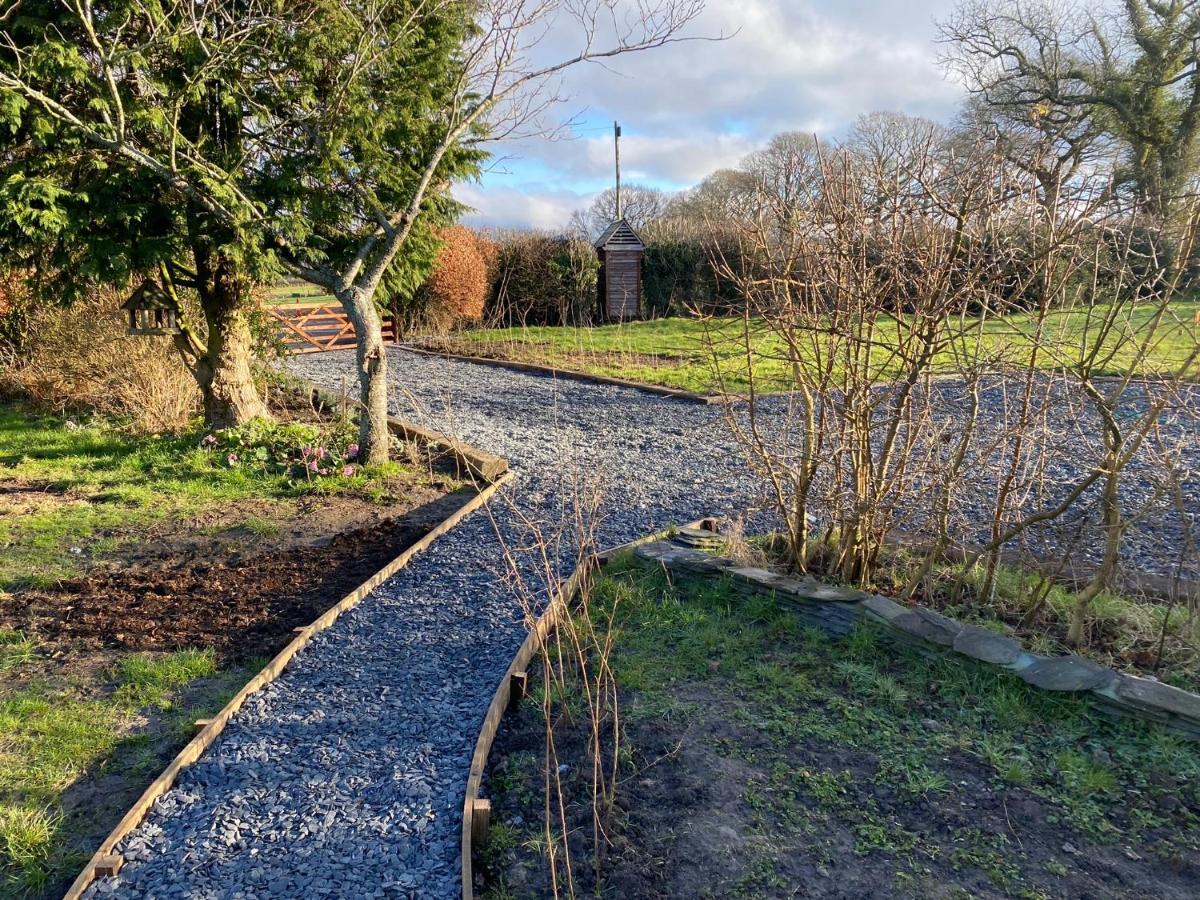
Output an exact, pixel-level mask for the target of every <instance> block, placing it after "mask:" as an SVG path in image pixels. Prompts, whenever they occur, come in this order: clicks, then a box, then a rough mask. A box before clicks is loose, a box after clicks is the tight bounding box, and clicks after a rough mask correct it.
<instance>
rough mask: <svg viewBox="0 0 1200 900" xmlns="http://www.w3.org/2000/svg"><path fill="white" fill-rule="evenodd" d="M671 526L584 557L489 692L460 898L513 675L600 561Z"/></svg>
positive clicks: (469, 892)
mask: <svg viewBox="0 0 1200 900" xmlns="http://www.w3.org/2000/svg"><path fill="white" fill-rule="evenodd" d="M684 527H690V528H703V529H705V530H706V531H713V530H715V520H713V519H698V520H697V521H695V522H690V523H688V525H686V526H684ZM672 530H673V529H666V530H664V531H659V532H655V533H654V534H649V535H646V536H644V537H640V538H638V539H636V540H633V541H630V542H629V543H626V544H621V545H620V546H618V547H612V548H610V549H608V550H603V551H601V552H600V553H597V554H594V555H592V556H589V557H587V558H586V559H584V561H583V562H582V563H580V564H579V566H578V568H576V569H575V571H574V572H572V573H571V577H570V578H568V579H567V580H566V581H565V582H563V583H562V584H561V585H560V586H559V587H558V588H557V589H556V590H555V591H554V596H553V597H552V598H551V600H550V604H549V605H548V606H547V607H546V611H545V612H544V613H542V615H541V616H540V617H539V618H538V620H537V621H536V622H534V624H533V627H532V628H531V629H530V631H529V634H528V635H526V637H525V641H524V642H523V643H522V644H521V646H520V649H518V650H517V652H516V655H515V656H513V660H512V662H511V663H510V664H509V666H508V669H506V670H505V672H504V677H503V678H501V679H500V684H499V686H498V687H497V688H496V693H495V694H493V695H492V702H491V705H490V706H488V711H487V715H486V716H484V719H483V726H482V727H481V728H480V731H479V739H478V740H477V741H476V742H475V753H474V755H473V756H472V757H471V770H470V772H469V774H468V775H467V791H466V797H465V798H464V799H463V821H462V896H463V900H474V898H475V885H474V881H475V872H474V863H473V861H472V854H473V852H474V849H475V810H476V803H477V802H478V801H479V787H480V784H481V783H482V781H483V772H484V770H485V769H486V768H487V761H488V756H489V755H490V754H491V752H492V743H493V742H494V741H495V740H496V732H497V731H499V729H500V720H501V719H503V718H504V713H505V712H506V711H507V710H508V708H509V701H510V699H511V693H512V685H513V680H514V676H516V675H518V673H524V672H525V671H526V669H527V668H528V666H529V663H530V662H531V661H532V660H533V658H534V656H535V655H536V654H537V653H538V651H539V650H540V649H541V648H542V646H543V644H544V643H545V641H546V638H547V637H548V636H549V635H550V633H551V632H552V631H553V630H554V629H555V627H557V625H558V623H559V621H560V620H561V619H562V616H563V615H564V614H565V613H566V612H567V610H568V608H569V604H570V602H571V598H572V597H573V596H575V594H576V593H577V592H578V591H579V589H580V588H581V587H582V586H583V585H584V584H585V583H586V581H587V579H588V578H590V577H591V574H592V572H593V571H594V570H595V569H596V568H597V567H598V566H600V565H603V564H604V563H606V562H608V561H609V559H611V558H612V557H613V556H615V555H616V554H618V553H621V552H622V551H625V550H630V549H632V548H634V547H637V546H638V545H640V544H647V543H650V542H652V541H657V540H661V539H662V538H663V537H665V536H666V535H668V534H670V533H671V531H672Z"/></svg>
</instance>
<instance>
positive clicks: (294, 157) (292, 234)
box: [0, 0, 483, 326]
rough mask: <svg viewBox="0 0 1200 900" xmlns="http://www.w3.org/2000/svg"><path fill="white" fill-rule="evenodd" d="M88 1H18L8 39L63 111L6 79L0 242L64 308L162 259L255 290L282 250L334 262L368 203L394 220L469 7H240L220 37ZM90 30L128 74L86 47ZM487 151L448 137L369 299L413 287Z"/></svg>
mask: <svg viewBox="0 0 1200 900" xmlns="http://www.w3.org/2000/svg"><path fill="white" fill-rule="evenodd" d="M91 9H92V7H91V5H85V6H81V7H73V6H63V5H61V4H57V3H52V2H49V0H33V2H28V3H23V4H21V5H20V8H19V9H17V10H16V11H15V12H14V13H13V14H11V15H10V16H7V17H6V21H5V23H4V25H3V28H4V32H5V36H6V38H8V39H9V40H10V41H11V43H10V44H9V45H8V46H7V47H5V48H4V49H3V50H0V71H3V72H5V73H6V74H10V75H19V77H20V79H21V80H23V81H24V82H25V83H26V84H28V85H29V86H30V90H31V91H36V92H38V94H39V95H41V96H45V97H48V98H53V103H54V104H57V106H54V107H53V108H52V107H51V105H48V104H47V103H43V102H40V101H38V100H36V99H33V98H34V97H35V95H34V94H32V93H28V92H26V93H21V92H18V91H16V90H11V89H0V151H2V152H0V251H2V252H3V253H4V255H5V263H6V265H8V266H11V267H13V268H24V269H36V270H37V271H39V272H40V273H42V275H43V276H44V277H43V278H42V279H41V285H42V287H43V288H44V289H45V291H46V294H47V295H48V296H54V297H55V298H58V299H63V300H70V299H72V298H73V297H75V296H78V295H79V294H80V293H81V292H83V291H84V290H86V289H88V288H89V287H91V286H92V285H94V284H95V283H97V282H103V283H112V284H123V283H125V282H127V281H128V280H129V279H130V278H131V277H134V276H142V275H146V274H150V275H156V274H157V273H158V271H159V266H160V265H161V264H168V265H170V266H171V267H172V271H173V273H174V276H175V278H176V280H177V281H178V282H179V283H180V284H181V285H182V286H184V287H189V286H192V285H195V286H197V287H198V288H200V289H202V290H207V289H210V288H211V287H212V285H213V284H214V283H215V282H213V281H212V280H211V274H212V273H211V272H209V271H208V269H209V266H208V261H209V260H220V261H221V263H222V265H225V266H227V267H231V268H232V270H234V271H235V272H236V277H237V278H238V279H241V280H242V281H243V282H250V283H253V282H257V283H264V282H271V281H274V280H276V279H277V277H278V275H279V274H280V271H281V265H282V263H283V262H285V261H287V262H290V263H294V264H302V265H305V266H310V267H318V268H322V269H324V270H325V271H334V272H337V271H342V270H344V269H345V268H346V267H347V266H348V265H349V264H350V261H351V260H352V259H353V258H354V256H355V254H356V252H357V251H358V249H359V247H360V246H361V245H362V243H363V241H364V240H365V239H367V238H368V237H369V236H370V235H371V234H372V233H373V232H374V231H375V230H376V228H377V224H376V223H377V214H378V213H379V212H380V211H381V210H382V211H383V214H386V215H388V216H398V215H399V214H401V213H403V212H404V211H405V210H407V209H408V208H409V206H410V204H411V203H412V202H413V199H414V197H415V196H416V192H417V190H418V188H419V187H420V186H421V185H422V184H423V183H424V179H425V176H426V174H427V170H428V169H430V168H431V165H432V162H431V161H432V159H433V157H434V154H435V153H436V152H438V151H439V150H440V149H441V146H440V142H441V139H442V138H443V137H444V131H445V129H444V122H445V116H444V111H445V109H446V107H447V105H448V104H449V103H450V102H451V100H450V98H451V97H452V96H453V95H454V92H455V90H456V89H457V85H458V82H457V79H458V77H459V74H460V71H461V67H460V65H459V63H460V60H459V55H458V54H459V52H460V48H461V47H462V43H463V41H464V39H465V38H466V36H467V34H468V32H469V30H470V28H471V27H472V19H471V15H472V7H471V5H470V4H466V3H449V4H436V5H434V6H432V7H431V6H430V5H429V4H424V3H421V2H419V0H403V2H399V3H393V4H388V5H386V6H385V7H384V8H382V9H377V8H375V7H374V6H371V5H361V4H357V3H350V4H345V3H338V2H331V0H302V2H300V3H296V4H290V5H289V7H288V10H287V13H288V14H287V15H286V16H282V15H281V16H270V15H257V14H256V13H255V12H254V11H253V10H251V9H250V8H249V7H246V8H244V9H243V8H241V7H238V8H231V9H230V10H229V11H228V13H229V15H230V16H231V17H233V18H232V19H231V20H230V21H228V22H227V23H226V22H225V21H224V20H222V24H227V25H228V27H227V28H222V27H219V26H218V25H217V24H216V23H215V22H214V23H213V27H212V28H211V29H197V28H196V27H195V21H194V11H192V10H190V9H188V8H186V7H172V6H169V5H168V6H162V5H157V4H150V5H145V4H134V3H128V2H125V0H114V2H110V3H105V4H100V5H99V6H98V7H97V8H96V10H95V13H94V15H93V14H92V13H91ZM85 16H88V17H90V21H87V25H88V27H87V28H85V27H84V21H85V19H84V17H85ZM239 16H240V17H242V18H238V17H239ZM364 23H367V25H368V26H369V28H370V29H372V31H371V34H372V38H371V40H370V42H369V49H368V50H366V51H365V52H364V43H363V33H364V32H363V27H364ZM414 23H415V27H414ZM93 34H94V36H95V40H96V41H97V42H98V43H99V44H100V46H101V47H103V48H104V50H105V54H104V55H109V54H111V56H112V57H113V58H116V59H119V60H120V61H121V62H120V65H119V66H116V67H115V68H114V69H112V70H106V69H105V67H104V66H103V65H102V64H101V62H100V60H101V58H102V54H101V53H87V54H85V53H84V52H83V48H85V47H88V46H89V45H90V44H91V43H92V35H93ZM150 88H152V89H150ZM381 97H386V98H387V102H386V103H380V102H379V98H381ZM476 134H477V133H476V132H471V133H468V134H467V135H464V137H470V136H475V135H476ZM482 158H483V154H482V153H480V152H479V151H477V150H474V149H470V148H466V147H462V146H459V145H453V146H451V148H450V150H449V152H448V153H446V154H445V156H444V158H442V160H441V161H440V163H438V164H437V165H436V166H432V169H433V170H432V173H430V174H432V182H431V183H432V184H434V185H435V188H434V190H432V191H431V192H430V194H429V196H428V197H427V198H426V199H425V200H424V202H422V203H421V204H419V207H418V209H417V210H416V212H417V216H416V221H415V222H414V223H413V227H412V231H411V233H410V234H409V236H408V238H407V240H406V242H405V244H404V247H403V249H402V252H401V253H400V254H399V255H398V256H397V257H396V258H395V259H394V260H392V261H391V263H390V265H387V267H386V274H385V278H384V281H383V285H382V288H381V292H380V294H379V295H378V299H379V300H380V301H386V300H388V299H389V298H392V297H395V298H400V299H404V298H408V297H410V296H411V295H412V293H413V291H415V289H416V288H417V287H418V286H419V285H420V283H421V282H422V281H423V280H424V277H425V275H426V273H427V272H428V271H429V268H430V266H431V265H432V263H433V260H434V257H435V255H436V252H437V247H438V244H437V239H436V236H435V234H434V229H435V228H436V227H437V226H438V225H441V224H445V223H447V222H449V221H450V220H452V219H453V218H454V217H455V216H456V214H457V213H458V212H459V211H460V207H459V206H458V205H457V204H456V203H455V202H454V200H453V199H452V198H451V197H450V195H449V192H448V190H447V188H448V185H449V183H450V182H451V181H452V180H454V179H457V178H462V177H469V176H471V175H473V174H475V173H476V172H477V171H478V164H479V162H480V161H481V160H482ZM371 259H373V257H372V258H371ZM371 259H368V262H370V261H371ZM385 262H386V261H385ZM202 269H203V271H202ZM192 270H194V274H193V273H192ZM214 324H217V323H216V322H215V320H213V321H210V322H209V325H210V326H212V325H214Z"/></svg>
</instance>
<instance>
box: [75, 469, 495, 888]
mask: <svg viewBox="0 0 1200 900" xmlns="http://www.w3.org/2000/svg"><path fill="white" fill-rule="evenodd" d="M511 477H512V475H511V473H509V474H505V475H503V476H501V477H500V478H498V479H496V480H495V481H494V482H492V483H491V484H489V485H487V486H486V487H484V488H483V489H481V490H480V491H479V493H478V494H476V495H475V496H474V497H472V498H471V499H470V500H468V501H467V502H466V503H465V504H463V505H462V506H461V507H459V509H457V510H456V511H455V512H454V513H452V514H451V515H450V516H449V517H448V518H446V519H444V520H443V521H442V522H441V523H440V524H439V525H437V526H436V527H435V528H434V529H433V530H432V531H430V532H429V533H428V534H427V535H425V536H424V537H423V538H421V539H420V540H419V541H417V542H416V543H415V544H413V545H412V546H411V547H409V548H408V549H407V550H405V551H404V552H403V553H401V554H400V555H399V556H397V557H396V558H395V559H393V560H392V561H391V562H390V563H388V564H387V565H386V566H384V567H383V568H382V569H380V570H379V571H378V572H376V573H375V574H374V575H372V576H371V577H370V578H369V579H367V580H366V581H364V582H363V583H362V584H360V585H359V586H358V588H357V589H355V590H354V591H353V592H352V593H350V594H347V595H346V596H345V597H343V598H342V599H341V600H340V601H339V602H338V603H337V604H336V605H334V606H332V607H330V608H329V609H327V610H326V611H325V613H324V614H323V615H322V616H321V617H320V618H319V619H317V620H316V621H315V622H313V623H312V624H311V625H308V626H306V627H304V628H301V629H299V630H298V632H297V633H296V637H295V638H294V639H293V640H292V642H291V643H290V644H288V645H287V646H286V647H284V648H283V650H281V651H280V652H279V654H278V655H277V656H276V657H275V658H274V659H272V660H271V661H270V662H269V663H268V664H267V666H266V667H265V668H264V669H263V670H262V671H261V672H259V673H258V674H257V675H255V676H254V677H253V678H251V679H250V680H249V681H248V682H247V683H246V685H245V686H244V687H243V688H242V689H241V690H240V691H238V692H237V693H236V694H235V695H234V696H233V699H232V700H230V701H229V702H228V703H227V704H225V707H224V708H223V709H222V710H221V711H220V712H219V713H217V714H216V716H214V717H213V718H212V719H211V720H208V722H207V724H206V725H205V726H204V728H202V729H201V730H200V732H199V733H198V734H197V735H196V736H195V737H194V738H192V739H191V741H189V742H188V744H187V745H186V746H185V747H184V748H183V749H182V750H180V751H179V755H178V756H176V757H175V759H174V760H173V761H172V762H171V764H170V765H169V766H167V768H166V770H165V771H164V772H163V773H162V774H161V775H159V776H158V777H157V778H156V779H154V781H153V782H152V783H151V784H150V786H149V787H148V788H146V790H145V791H144V792H143V793H142V796H141V797H140V798H138V801H137V803H135V804H134V805H133V807H132V808H131V809H130V810H129V812H127V813H126V814H125V816H124V818H122V819H121V821H120V822H118V823H117V827H116V828H114V829H113V830H112V832H111V833H110V834H109V836H108V837H106V838H105V839H104V842H103V843H102V844H101V845H100V847H99V849H98V850H97V851H96V852H95V854H93V856H92V858H91V859H90V860H89V861H88V864H87V866H86V867H84V869H83V871H82V872H80V873H79V877H77V878H76V879H75V881H74V883H72V885H71V887H70V889H68V891H67V893H66V895H65V896H64V900H77V898H79V897H82V896H83V892H84V891H86V890H87V888H88V886H89V885H90V884H91V883H92V882H93V881H95V880H96V878H97V877H98V876H103V875H115V874H117V871H119V869H120V867H121V861H120V859H119V857H118V858H115V859H114V856H116V854H115V849H116V846H117V844H118V843H120V842H121V840H122V839H123V838H124V837H125V836H126V835H127V834H129V832H131V831H133V829H135V828H137V826H138V825H139V824H141V821H142V819H144V818H145V817H146V814H147V813H148V812H149V811H150V808H151V807H152V806H153V805H154V801H155V800H157V799H158V798H159V797H161V796H162V795H163V794H165V793H166V792H167V791H169V790H170V789H171V787H172V785H174V784H175V780H176V779H177V778H178V777H179V774H180V773H181V772H182V771H183V770H184V769H185V768H187V767H188V766H190V765H191V764H192V763H194V762H195V761H196V760H197V759H199V758H200V756H201V754H203V753H204V751H205V750H207V749H208V748H209V747H210V746H212V744H213V742H214V741H215V740H216V739H217V735H219V734H220V733H221V732H222V730H224V728H225V725H226V724H227V723H228V722H229V720H230V719H232V718H233V716H234V715H235V714H236V713H237V711H238V710H239V709H241V707H242V704H244V703H245V702H246V700H247V698H248V697H250V695H251V694H254V693H256V692H257V691H259V690H261V689H262V688H263V687H265V686H266V685H268V684H270V683H271V682H272V681H274V680H275V679H276V678H278V677H279V676H280V674H281V673H282V672H283V670H284V669H285V668H286V667H287V665H288V663H289V662H291V661H292V658H293V657H295V655H296V654H297V653H299V652H300V650H301V649H303V648H304V647H305V646H306V645H307V644H308V643H309V642H310V641H311V640H312V639H313V638H314V637H316V635H317V634H319V633H320V632H322V631H324V630H325V629H327V628H329V627H330V626H331V625H333V623H334V622H336V621H337V620H338V618H339V617H340V616H341V615H342V613H344V612H346V611H347V610H349V609H352V608H354V607H355V606H357V605H358V604H359V603H361V602H362V601H363V599H364V598H365V597H366V596H367V595H368V594H369V593H371V591H373V590H375V588H377V587H379V585H380V584H382V583H383V582H384V581H386V580H387V579H388V578H391V577H392V576H393V575H395V574H396V573H397V572H398V571H400V569H402V568H404V567H405V566H406V565H408V563H409V562H410V561H411V560H412V558H413V557H414V556H416V555H417V554H418V553H421V552H422V551H423V550H425V549H427V548H428V547H429V545H430V544H432V543H433V542H434V541H435V540H437V539H438V538H439V537H441V536H442V535H443V534H445V533H446V532H448V531H450V530H451V529H452V528H454V526H455V525H457V524H458V523H459V522H461V521H462V520H463V519H465V518H466V517H467V516H469V515H470V514H471V513H473V512H475V511H476V510H477V509H479V508H480V507H481V506H483V505H484V504H485V503H487V502H488V500H489V499H491V497H492V495H493V494H495V493H496V491H498V490H499V489H500V488H501V487H502V486H503V485H504V484H506V483H507V482H508V481H509V480H510V478H511Z"/></svg>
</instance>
